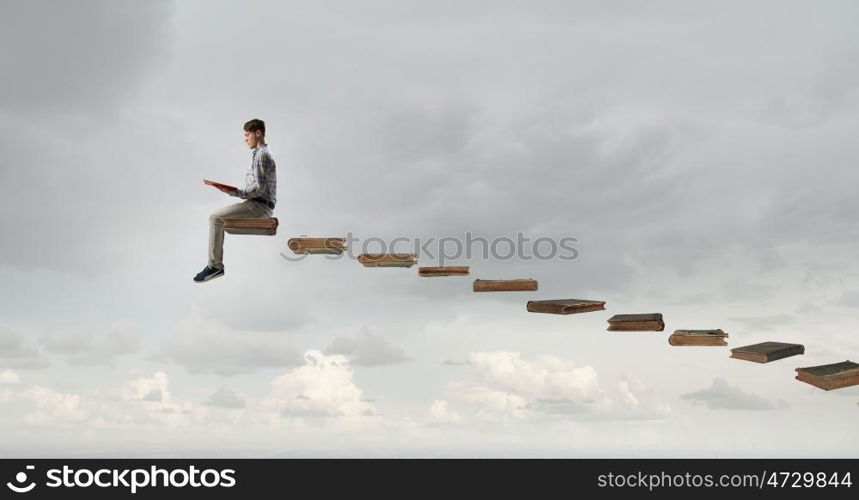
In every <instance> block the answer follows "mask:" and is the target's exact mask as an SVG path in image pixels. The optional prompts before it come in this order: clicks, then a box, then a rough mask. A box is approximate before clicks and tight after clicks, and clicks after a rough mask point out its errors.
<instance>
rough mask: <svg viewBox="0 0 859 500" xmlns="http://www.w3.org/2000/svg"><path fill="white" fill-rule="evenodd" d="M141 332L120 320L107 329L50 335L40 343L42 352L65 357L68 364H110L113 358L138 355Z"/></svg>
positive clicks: (86, 329)
mask: <svg viewBox="0 0 859 500" xmlns="http://www.w3.org/2000/svg"><path fill="white" fill-rule="evenodd" d="M140 337H141V334H140V329H139V328H137V326H135V325H134V324H132V323H131V322H129V321H120V322H117V323H115V324H114V325H112V326H111V327H110V328H106V329H103V330H101V329H95V328H85V329H80V330H76V331H70V332H62V333H59V332H49V333H46V334H44V335H42V336H41V338H40V339H39V343H40V344H41V345H42V346H43V347H44V349H45V351H47V352H50V353H56V354H65V355H66V360H67V361H68V362H69V364H71V365H102V364H105V365H112V364H113V361H114V358H116V357H117V356H122V355H125V354H132V353H135V352H137V350H138V349H139V347H140Z"/></svg>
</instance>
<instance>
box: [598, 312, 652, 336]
mask: <svg viewBox="0 0 859 500" xmlns="http://www.w3.org/2000/svg"><path fill="white" fill-rule="evenodd" d="M664 329H665V322H664V321H662V313H645V314H615V315H614V316H612V317H611V318H609V319H608V328H607V330H609V331H621V332H641V331H655V332H661V331H662V330H664Z"/></svg>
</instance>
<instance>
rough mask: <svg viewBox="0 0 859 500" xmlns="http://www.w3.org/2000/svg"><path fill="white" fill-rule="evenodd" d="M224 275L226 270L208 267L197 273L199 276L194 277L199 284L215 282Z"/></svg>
mask: <svg viewBox="0 0 859 500" xmlns="http://www.w3.org/2000/svg"><path fill="white" fill-rule="evenodd" d="M223 275H224V269H223V268H221V269H215V268H214V267H209V266H206V267H205V269H203V270H202V271H200V272H199V273H197V276H194V281H196V282H197V283H202V282H204V281H209V280H213V279H215V278H220V277H221V276H223Z"/></svg>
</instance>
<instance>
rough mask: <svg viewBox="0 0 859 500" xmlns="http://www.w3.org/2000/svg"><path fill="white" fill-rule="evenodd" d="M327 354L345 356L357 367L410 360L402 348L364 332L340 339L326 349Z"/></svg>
mask: <svg viewBox="0 0 859 500" xmlns="http://www.w3.org/2000/svg"><path fill="white" fill-rule="evenodd" d="M325 353H326V354H343V355H344V356H346V357H348V358H349V363H350V364H351V365H355V366H379V365H391V364H396V363H401V362H403V361H405V360H407V359H409V358H408V357H407V356H406V355H405V354H404V353H403V349H402V348H401V347H400V346H397V345H394V344H393V343H391V342H390V341H389V340H387V339H385V338H383V337H380V336H378V335H373V334H372V333H370V332H369V331H366V330H365V331H363V332H362V333H360V334H358V335H356V336H355V337H338V338H336V339H334V340H333V341H332V342H331V344H329V345H328V347H326V348H325Z"/></svg>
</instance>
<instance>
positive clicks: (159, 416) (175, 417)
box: [99, 371, 206, 427]
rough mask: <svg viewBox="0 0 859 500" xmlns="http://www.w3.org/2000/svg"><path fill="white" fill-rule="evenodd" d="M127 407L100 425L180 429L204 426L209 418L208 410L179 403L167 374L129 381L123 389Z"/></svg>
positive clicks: (118, 409) (115, 412) (114, 411)
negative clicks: (198, 423)
mask: <svg viewBox="0 0 859 500" xmlns="http://www.w3.org/2000/svg"><path fill="white" fill-rule="evenodd" d="M120 394H121V397H122V400H123V401H124V402H125V403H126V405H125V406H121V407H114V408H113V409H112V411H111V412H108V413H107V414H108V415H111V414H112V415H113V419H112V421H111V420H102V421H100V422H99V425H110V424H113V425H116V424H128V423H130V422H133V423H136V424H137V425H145V424H150V423H157V424H159V425H163V426H167V427H180V426H185V425H189V424H191V423H192V422H200V421H202V420H203V419H204V418H205V416H206V410H205V408H201V407H195V406H194V405H193V404H191V403H189V402H181V401H177V400H176V399H175V398H174V397H173V394H172V392H171V390H170V378H169V377H168V375H167V373H165V372H162V371H158V372H155V373H153V374H152V375H151V376H141V377H137V378H134V379H132V380H129V381H128V382H126V383H125V384H123V386H122V387H121V389H120Z"/></svg>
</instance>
